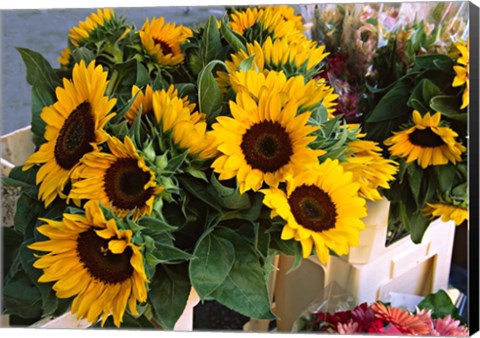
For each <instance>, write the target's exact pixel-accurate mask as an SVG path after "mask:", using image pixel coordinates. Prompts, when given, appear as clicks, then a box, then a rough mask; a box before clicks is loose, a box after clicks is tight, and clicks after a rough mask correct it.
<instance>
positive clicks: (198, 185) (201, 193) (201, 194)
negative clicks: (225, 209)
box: [179, 177, 222, 211]
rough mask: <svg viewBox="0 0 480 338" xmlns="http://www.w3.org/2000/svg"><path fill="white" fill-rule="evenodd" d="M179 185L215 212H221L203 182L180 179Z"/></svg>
mask: <svg viewBox="0 0 480 338" xmlns="http://www.w3.org/2000/svg"><path fill="white" fill-rule="evenodd" d="M179 181H180V183H181V185H182V186H183V187H184V188H185V189H186V190H187V191H188V192H189V193H191V194H192V195H193V196H195V197H196V198H198V199H199V200H201V201H202V202H204V203H206V204H207V205H209V206H210V207H212V208H213V209H215V210H218V211H221V210H222V209H221V207H220V205H218V203H217V202H216V201H215V199H214V198H213V196H212V195H211V194H210V193H209V191H208V189H207V186H206V185H205V184H204V182H201V181H199V180H198V179H195V178H191V177H180V178H179Z"/></svg>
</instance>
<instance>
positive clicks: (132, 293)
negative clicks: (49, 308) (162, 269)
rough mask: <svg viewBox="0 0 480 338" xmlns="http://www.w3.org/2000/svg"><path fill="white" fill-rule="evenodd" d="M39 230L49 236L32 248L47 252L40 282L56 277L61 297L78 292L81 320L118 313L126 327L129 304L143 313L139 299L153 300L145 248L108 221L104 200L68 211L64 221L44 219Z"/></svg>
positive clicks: (39, 264) (38, 263)
mask: <svg viewBox="0 0 480 338" xmlns="http://www.w3.org/2000/svg"><path fill="white" fill-rule="evenodd" d="M42 221H43V222H45V223H46V224H44V225H42V226H40V227H38V228H37V230H38V231H39V232H40V233H41V234H42V235H45V236H46V237H48V240H46V241H41V242H35V243H33V244H30V245H29V246H28V248H30V249H32V250H37V251H44V252H47V253H46V254H45V255H43V256H37V257H38V258H37V260H36V261H35V262H34V263H33V266H34V267H35V268H37V269H41V270H43V275H42V276H41V277H40V278H39V279H38V281H39V282H42V283H49V282H54V284H53V287H52V288H53V290H54V291H55V292H56V296H57V297H58V298H71V297H75V298H74V299H73V302H72V307H71V311H72V312H73V313H75V314H76V315H77V319H84V318H86V319H87V320H88V321H89V322H91V323H95V322H96V321H97V320H98V319H99V317H100V316H101V317H102V326H103V324H104V323H105V321H106V320H107V318H108V317H109V316H110V315H112V316H113V320H114V323H115V325H116V326H117V327H119V326H120V324H121V323H122V320H123V315H124V313H125V310H126V308H127V303H128V307H129V309H130V312H131V313H132V314H133V315H138V312H137V308H136V307H137V302H140V303H142V302H145V301H146V300H147V289H146V283H148V280H147V276H146V274H145V269H144V266H143V262H142V253H141V248H140V247H139V246H137V245H135V244H134V243H133V241H132V235H133V234H132V231H131V230H121V229H119V228H118V226H117V224H116V222H115V220H114V219H110V220H108V221H107V220H106V219H105V216H104V215H103V213H102V210H101V209H100V207H99V205H98V204H97V203H96V202H93V201H90V202H87V203H86V204H85V215H79V214H63V218H62V220H61V221H54V220H49V219H42Z"/></svg>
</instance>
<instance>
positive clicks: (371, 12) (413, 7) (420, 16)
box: [306, 2, 469, 243]
mask: <svg viewBox="0 0 480 338" xmlns="http://www.w3.org/2000/svg"><path fill="white" fill-rule="evenodd" d="M306 13H307V14H306V16H308V17H310V18H311V20H310V21H311V26H312V28H311V34H312V39H313V40H317V41H319V42H320V43H323V44H325V46H326V51H327V52H330V53H331V54H330V57H329V58H328V60H327V66H326V68H325V70H324V72H323V73H322V74H321V76H322V78H324V79H326V81H327V83H329V84H330V85H332V86H333V87H334V88H335V92H336V93H338V94H339V98H338V105H337V111H336V114H342V116H343V118H344V119H346V120H347V121H349V122H351V123H359V124H361V125H362V130H363V131H365V132H366V134H367V136H366V138H367V139H369V140H374V141H376V142H378V143H379V145H380V146H381V147H382V149H383V155H384V156H385V157H386V158H391V159H393V160H395V161H397V162H398V163H399V172H398V174H397V176H396V179H395V181H394V182H393V184H392V187H391V189H390V190H388V191H386V192H385V195H386V197H387V198H388V200H389V201H390V202H391V206H390V210H391V212H390V226H389V229H390V232H389V236H388V239H387V241H388V242H389V243H391V242H394V241H396V240H397V239H398V238H401V237H403V236H405V235H408V234H410V235H411V238H412V240H413V241H414V242H415V243H418V242H420V241H421V239H422V236H423V234H424V232H425V230H426V229H427V227H428V225H429V224H430V222H431V219H432V217H438V216H441V217H442V220H444V221H447V220H454V221H455V223H456V224H457V225H460V224H462V223H464V222H465V221H466V220H468V191H467V153H468V148H467V146H468V145H467V143H468V142H467V140H468V134H467V117H468V114H467V112H468V102H469V100H468V88H469V86H468V83H469V82H468V59H469V55H468V33H469V29H468V4H467V3H461V2H460V3H454V2H442V3H439V4H428V3H425V4H400V3H398V4H382V3H377V4H366V5H360V4H350V5H317V6H313V5H312V6H310V7H309V8H307V12H306Z"/></svg>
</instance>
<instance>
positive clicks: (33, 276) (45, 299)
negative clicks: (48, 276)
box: [20, 238, 57, 316]
mask: <svg viewBox="0 0 480 338" xmlns="http://www.w3.org/2000/svg"><path fill="white" fill-rule="evenodd" d="M33 242H34V240H33V238H32V239H30V240H28V241H25V242H24V243H23V244H22V245H21V247H20V260H21V262H22V267H23V270H24V271H25V273H26V274H27V276H28V278H30V280H31V281H32V282H33V283H35V284H36V285H37V288H38V289H39V290H40V293H41V295H42V308H43V315H44V316H49V315H52V314H54V313H55V310H56V309H57V297H56V296H55V294H54V292H53V291H52V283H39V282H37V281H38V279H39V278H40V276H41V275H42V274H43V271H42V270H39V269H36V268H34V267H33V263H34V262H35V260H36V258H35V256H34V255H33V250H30V249H29V248H27V245H29V244H31V243H33Z"/></svg>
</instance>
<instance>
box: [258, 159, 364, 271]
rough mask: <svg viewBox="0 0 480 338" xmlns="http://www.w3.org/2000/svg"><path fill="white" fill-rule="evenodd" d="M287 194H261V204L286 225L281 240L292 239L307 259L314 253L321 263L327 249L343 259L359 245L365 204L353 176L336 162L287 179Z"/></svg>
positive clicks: (272, 190) (268, 191) (273, 191)
mask: <svg viewBox="0 0 480 338" xmlns="http://www.w3.org/2000/svg"><path fill="white" fill-rule="evenodd" d="M286 183H287V188H286V192H284V191H283V190H280V189H277V188H269V189H265V190H262V192H263V193H264V194H265V198H264V200H263V203H264V204H265V205H266V206H268V207H269V208H270V209H272V216H277V215H278V216H280V217H281V218H282V219H283V220H285V221H286V224H285V225H284V227H283V231H282V235H281V238H282V239H283V240H289V239H292V238H293V239H295V240H296V241H299V242H300V243H301V245H302V249H303V257H304V258H306V257H308V256H309V255H310V254H311V252H312V250H313V246H315V252H316V254H317V257H318V259H319V260H320V261H321V262H322V263H324V264H325V263H327V262H328V260H329V249H331V250H333V251H334V252H336V253H337V254H338V255H345V254H347V253H348V251H349V247H350V246H354V245H358V243H359V236H360V230H362V229H363V228H364V227H365V224H364V223H363V221H362V220H361V218H362V217H365V216H366V215H367V209H366V206H365V205H366V204H365V200H364V199H363V198H361V197H359V196H358V190H359V188H360V186H359V184H358V183H355V182H353V179H352V173H350V172H345V171H344V170H343V168H342V167H341V166H340V164H339V163H338V160H331V159H327V160H326V161H325V162H323V163H322V164H320V165H319V166H317V167H316V168H311V169H309V170H303V171H302V173H300V174H299V175H297V176H290V177H288V178H287V179H286Z"/></svg>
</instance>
